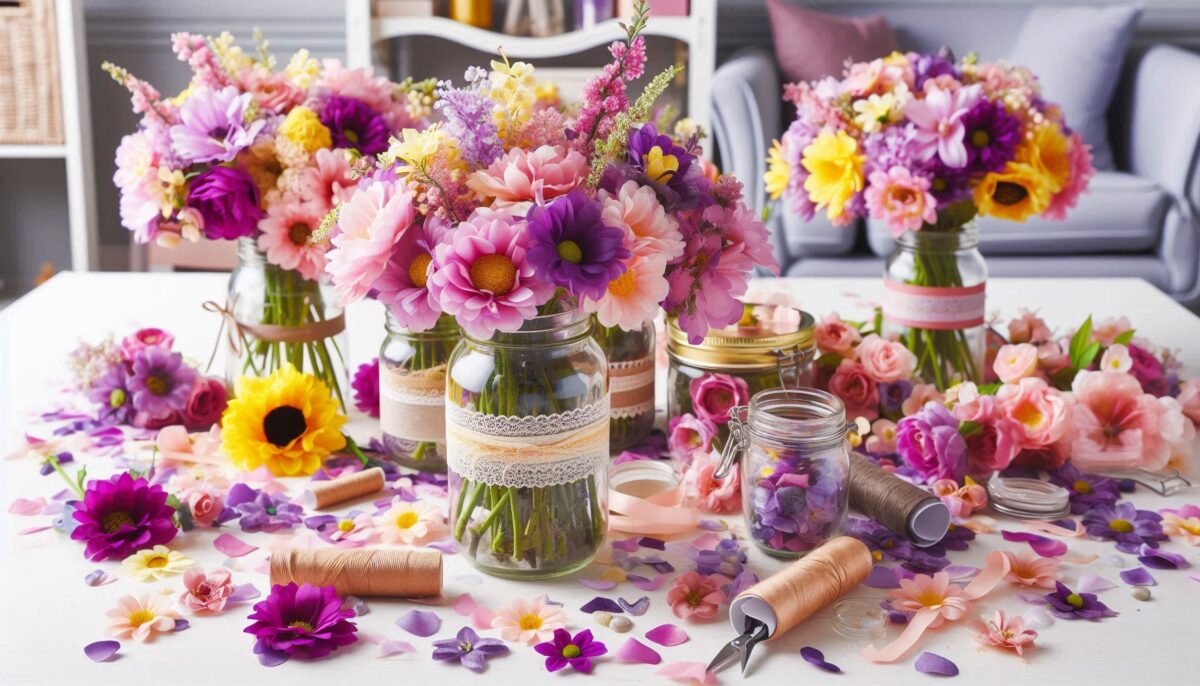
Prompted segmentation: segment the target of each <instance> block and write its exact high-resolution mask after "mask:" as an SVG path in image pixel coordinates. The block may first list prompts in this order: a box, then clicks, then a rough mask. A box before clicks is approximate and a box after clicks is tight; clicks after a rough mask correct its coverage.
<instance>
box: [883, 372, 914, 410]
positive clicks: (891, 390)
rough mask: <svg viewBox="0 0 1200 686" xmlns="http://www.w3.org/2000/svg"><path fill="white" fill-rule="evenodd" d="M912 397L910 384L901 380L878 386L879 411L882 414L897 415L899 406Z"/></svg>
mask: <svg viewBox="0 0 1200 686" xmlns="http://www.w3.org/2000/svg"><path fill="white" fill-rule="evenodd" d="M909 395H912V382H910V381H906V380H904V379H901V380H899V381H893V382H891V383H881V384H879V409H881V410H883V412H884V414H898V413H899V412H900V406H901V405H903V404H904V401H905V400H908V396H909Z"/></svg>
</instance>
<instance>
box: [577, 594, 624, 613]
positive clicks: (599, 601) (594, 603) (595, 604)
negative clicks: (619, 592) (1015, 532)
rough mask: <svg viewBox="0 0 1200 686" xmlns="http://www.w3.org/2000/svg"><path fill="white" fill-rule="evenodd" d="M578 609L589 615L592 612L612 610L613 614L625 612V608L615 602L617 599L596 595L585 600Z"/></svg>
mask: <svg viewBox="0 0 1200 686" xmlns="http://www.w3.org/2000/svg"><path fill="white" fill-rule="evenodd" d="M579 611H580V612H586V613H588V614H589V615H590V614H591V613H593V612H612V613H614V614H621V613H623V612H625V610H622V609H621V606H620V605H618V604H617V601H615V600H612V599H611V598H605V597H603V596H596V597H595V598H592V599H591V600H589V601H587V602H586V603H584V604H583V607H581V608H579Z"/></svg>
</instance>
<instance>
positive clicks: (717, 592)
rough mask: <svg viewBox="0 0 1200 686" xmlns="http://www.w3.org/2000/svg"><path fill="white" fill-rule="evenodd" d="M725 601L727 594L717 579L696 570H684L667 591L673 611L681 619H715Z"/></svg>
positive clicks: (668, 601)
mask: <svg viewBox="0 0 1200 686" xmlns="http://www.w3.org/2000/svg"><path fill="white" fill-rule="evenodd" d="M724 602H725V594H724V593H722V592H721V587H720V585H719V584H718V582H717V580H716V579H714V578H713V577H711V576H700V575H699V574H697V573H696V572H684V573H683V574H680V575H679V576H677V577H675V582H674V583H673V584H672V585H671V588H670V590H668V591H667V603H668V604H670V606H671V612H673V613H675V616H676V617H678V618H680V619H713V618H714V617H716V616H717V610H719V609H720V607H721V603H724Z"/></svg>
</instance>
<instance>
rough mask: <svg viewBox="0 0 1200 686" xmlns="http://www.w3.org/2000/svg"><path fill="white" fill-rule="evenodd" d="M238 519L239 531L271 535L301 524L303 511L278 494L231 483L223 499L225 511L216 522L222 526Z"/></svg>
mask: <svg viewBox="0 0 1200 686" xmlns="http://www.w3.org/2000/svg"><path fill="white" fill-rule="evenodd" d="M234 519H237V520H238V524H239V526H241V527H242V531H245V532H246V533H257V532H259V531H264V532H266V533H273V532H275V531H279V530H281V529H291V528H293V527H295V526H297V525H299V524H300V523H301V522H302V521H304V508H302V507H300V506H299V505H297V504H295V503H292V502H289V501H288V499H287V498H286V497H284V496H282V495H279V496H273V495H271V494H270V493H267V492H266V491H260V490H258V489H255V488H251V487H249V486H247V485H246V484H244V483H237V484H234V485H233V487H232V488H230V489H229V495H228V496H226V498H225V510H224V511H223V512H222V513H221V516H220V517H219V518H218V521H219V522H220V523H222V524H224V523H226V522H230V521H233V520H234Z"/></svg>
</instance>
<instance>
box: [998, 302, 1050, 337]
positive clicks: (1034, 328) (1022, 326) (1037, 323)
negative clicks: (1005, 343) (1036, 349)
mask: <svg viewBox="0 0 1200 686" xmlns="http://www.w3.org/2000/svg"><path fill="white" fill-rule="evenodd" d="M1008 340H1009V341H1011V342H1013V343H1040V342H1042V341H1047V340H1050V327H1048V326H1046V322H1044V321H1042V318H1041V317H1039V316H1037V315H1036V314H1034V313H1032V312H1030V311H1029V310H1026V309H1022V310H1021V314H1020V316H1019V317H1017V318H1016V319H1014V320H1012V321H1011V322H1009V323H1008Z"/></svg>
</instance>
